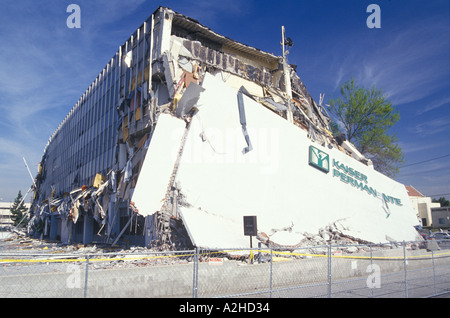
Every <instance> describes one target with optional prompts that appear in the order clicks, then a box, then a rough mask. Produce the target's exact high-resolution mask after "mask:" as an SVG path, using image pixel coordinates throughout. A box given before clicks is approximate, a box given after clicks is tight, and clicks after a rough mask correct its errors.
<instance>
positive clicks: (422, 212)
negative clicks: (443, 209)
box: [405, 185, 441, 227]
mask: <svg viewBox="0 0 450 318" xmlns="http://www.w3.org/2000/svg"><path fill="white" fill-rule="evenodd" d="M405 187H406V191H407V192H408V195H409V198H410V200H411V204H412V206H413V209H414V210H415V211H416V213H417V217H418V218H419V220H420V222H421V223H422V226H427V227H429V226H432V224H433V218H432V214H431V209H432V208H439V207H440V206H441V204H440V203H435V202H431V198H430V197H426V196H425V195H423V194H422V193H421V192H419V191H418V190H417V189H416V188H414V187H413V186H412V185H409V186H405Z"/></svg>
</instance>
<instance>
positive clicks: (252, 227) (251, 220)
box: [244, 216, 258, 236]
mask: <svg viewBox="0 0 450 318" xmlns="http://www.w3.org/2000/svg"><path fill="white" fill-rule="evenodd" d="M257 234H258V227H257V225H256V216H244V235H245V236H256V235H257Z"/></svg>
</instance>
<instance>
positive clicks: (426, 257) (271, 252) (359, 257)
mask: <svg viewBox="0 0 450 318" xmlns="http://www.w3.org/2000/svg"><path fill="white" fill-rule="evenodd" d="M231 252H242V250H230V251H218V252H208V253H200V254H199V255H212V254H226V253H231ZM255 253H264V254H275V255H285V256H304V257H330V256H329V255H327V254H308V253H291V252H281V251H267V250H255V251H251V253H250V255H251V256H252V257H255V255H254V254H255ZM194 255H195V254H194V253H192V254H182V255H157V256H141V257H132V258H130V257H119V258H89V262H112V261H135V260H151V259H158V258H176V257H189V256H194ZM444 255H450V252H444V253H434V254H433V258H435V257H437V256H444ZM331 257H332V258H344V259H372V260H402V259H404V256H372V257H371V256H356V255H331ZM416 258H425V259H431V258H432V257H431V256H430V255H411V256H407V257H406V259H407V260H408V259H416ZM86 261H88V258H77V259H75V258H59V259H14V258H6V259H0V263H64V262H86ZM274 261H281V257H276V258H274Z"/></svg>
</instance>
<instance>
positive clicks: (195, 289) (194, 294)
mask: <svg viewBox="0 0 450 318" xmlns="http://www.w3.org/2000/svg"><path fill="white" fill-rule="evenodd" d="M198 257H199V253H198V247H197V246H196V247H195V250H194V273H193V282H192V298H197V296H198V294H197V292H198Z"/></svg>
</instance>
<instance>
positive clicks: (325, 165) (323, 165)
mask: <svg viewBox="0 0 450 318" xmlns="http://www.w3.org/2000/svg"><path fill="white" fill-rule="evenodd" d="M309 164H310V165H311V166H313V167H314V168H317V169H319V170H322V171H323V172H326V173H328V172H329V171H330V156H329V155H328V154H327V153H325V152H323V151H322V150H319V149H317V148H316V147H314V146H309Z"/></svg>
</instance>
